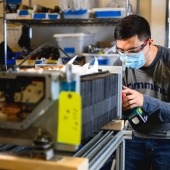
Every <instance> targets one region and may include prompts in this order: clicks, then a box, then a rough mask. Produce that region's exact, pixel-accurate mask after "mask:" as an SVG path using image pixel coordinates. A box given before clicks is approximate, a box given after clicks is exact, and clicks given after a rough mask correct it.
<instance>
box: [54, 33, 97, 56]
mask: <svg viewBox="0 0 170 170" xmlns="http://www.w3.org/2000/svg"><path fill="white" fill-rule="evenodd" d="M94 36H95V34H84V33H74V34H55V35H54V37H55V38H56V41H57V42H58V45H59V46H60V47H61V48H62V49H63V50H64V51H65V52H66V53H67V54H68V55H70V56H71V57H73V56H75V55H78V56H81V55H82V52H84V50H85V49H86V47H87V46H88V45H89V44H93V43H94ZM59 51H60V57H66V56H65V54H63V52H62V51H61V50H59Z"/></svg>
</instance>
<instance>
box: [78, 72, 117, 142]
mask: <svg viewBox="0 0 170 170" xmlns="http://www.w3.org/2000/svg"><path fill="white" fill-rule="evenodd" d="M80 89H81V96H82V108H83V110H82V112H83V114H82V115H83V119H82V124H83V127H82V130H83V132H82V139H84V138H86V137H88V136H89V135H91V134H92V133H94V132H96V131H98V130H99V129H100V128H101V127H102V126H104V125H106V124H107V123H109V122H110V121H112V120H113V119H114V118H116V117H117V107H118V74H113V73H110V72H106V73H104V74H97V75H91V76H86V77H82V78H81V88H80Z"/></svg>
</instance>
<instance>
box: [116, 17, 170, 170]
mask: <svg viewBox="0 0 170 170" xmlns="http://www.w3.org/2000/svg"><path fill="white" fill-rule="evenodd" d="M158 36H161V35H160V34H159V35H158ZM114 37H115V40H116V49H117V52H118V53H119V55H120V58H119V59H118V60H117V61H116V62H115V63H114V65H122V61H123V63H125V66H126V70H125V72H124V76H123V85H124V86H123V90H122V92H123V93H124V94H125V95H126V96H125V97H124V99H123V100H122V107H123V111H125V113H126V112H128V113H129V112H130V111H131V110H130V109H131V108H135V107H140V108H141V109H142V111H143V112H144V113H145V114H146V115H147V116H148V119H147V122H146V123H145V124H144V125H142V126H140V127H139V128H138V129H137V130H134V137H133V139H132V140H126V143H125V147H126V150H125V169H126V170H149V169H150V168H151V167H152V170H165V169H166V170H170V103H169V102H170V49H168V48H165V47H162V46H159V45H154V44H153V40H152V38H151V31H150V26H149V24H148V22H147V21H146V19H144V18H143V17H141V16H138V15H129V16H126V17H125V18H123V19H122V20H121V21H120V23H119V24H118V25H117V26H116V28H115V33H114ZM126 114H127V113H126ZM126 114H125V116H126Z"/></svg>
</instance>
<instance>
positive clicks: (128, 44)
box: [116, 35, 149, 55]
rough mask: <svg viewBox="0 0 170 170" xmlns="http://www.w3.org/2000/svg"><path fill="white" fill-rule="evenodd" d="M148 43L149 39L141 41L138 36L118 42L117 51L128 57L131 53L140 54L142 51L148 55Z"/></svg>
mask: <svg viewBox="0 0 170 170" xmlns="http://www.w3.org/2000/svg"><path fill="white" fill-rule="evenodd" d="M148 41H149V39H148V40H146V41H140V40H139V39H138V37H137V35H136V36H133V37H131V38H128V39H126V40H117V41H116V43H117V44H116V46H117V51H118V52H120V53H125V54H127V55H128V54H130V53H139V52H141V51H144V52H145V54H147V51H148V50H147V49H146V48H147V45H148Z"/></svg>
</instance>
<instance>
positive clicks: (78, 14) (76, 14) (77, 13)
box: [62, 9, 89, 19]
mask: <svg viewBox="0 0 170 170" xmlns="http://www.w3.org/2000/svg"><path fill="white" fill-rule="evenodd" d="M62 14H63V17H64V18H65V19H78V18H89V11H88V10H87V9H85V10H74V11H73V10H69V11H63V12H62Z"/></svg>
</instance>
